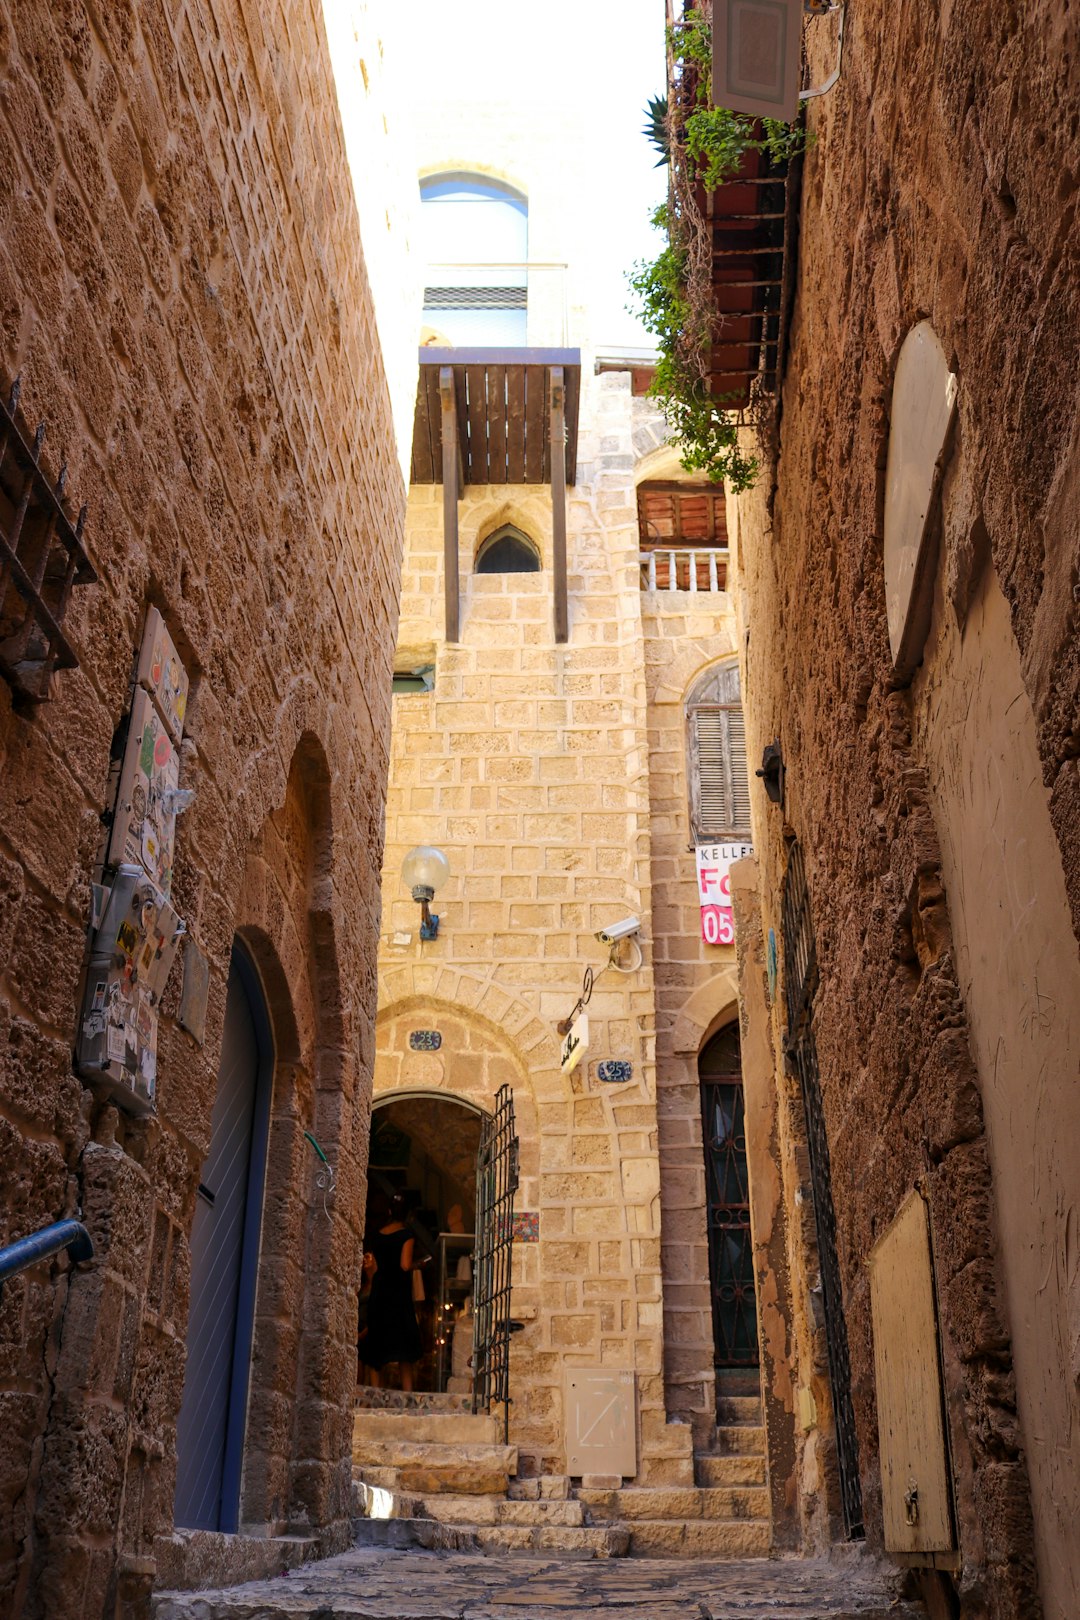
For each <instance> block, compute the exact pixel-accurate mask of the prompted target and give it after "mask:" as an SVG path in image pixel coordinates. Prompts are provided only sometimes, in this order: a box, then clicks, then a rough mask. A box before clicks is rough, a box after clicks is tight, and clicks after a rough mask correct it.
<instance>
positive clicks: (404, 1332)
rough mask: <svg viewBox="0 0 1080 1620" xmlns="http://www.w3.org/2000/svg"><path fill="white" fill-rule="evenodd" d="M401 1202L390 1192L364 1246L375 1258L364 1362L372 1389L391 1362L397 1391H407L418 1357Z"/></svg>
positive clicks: (408, 1238)
mask: <svg viewBox="0 0 1080 1620" xmlns="http://www.w3.org/2000/svg"><path fill="white" fill-rule="evenodd" d="M404 1214H405V1199H404V1198H403V1197H402V1195H401V1194H400V1193H395V1195H394V1197H393V1198H392V1199H391V1200H390V1208H389V1210H388V1212H387V1215H386V1218H385V1219H384V1220H383V1221H382V1222H381V1224H380V1226H379V1229H378V1231H377V1232H376V1233H375V1234H374V1236H373V1237H372V1238H371V1240H370V1242H369V1244H368V1247H369V1249H370V1251H371V1253H372V1254H373V1255H374V1257H375V1275H374V1277H373V1278H372V1283H371V1298H370V1300H369V1302H368V1319H367V1334H366V1336H365V1339H364V1360H365V1361H366V1362H367V1365H368V1366H369V1367H370V1368H371V1369H372V1371H373V1375H374V1383H375V1387H376V1388H378V1386H379V1383H380V1381H381V1377H382V1370H383V1368H384V1367H389V1366H391V1365H392V1364H393V1363H394V1362H396V1363H397V1365H398V1367H399V1369H400V1372H401V1387H402V1389H404V1390H411V1389H412V1387H413V1367H414V1365H415V1363H416V1362H417V1361H418V1360H419V1359H420V1351H421V1344H420V1329H419V1328H418V1327H417V1325H416V1310H415V1308H414V1305H413V1280H412V1275H413V1247H414V1244H415V1239H414V1237H413V1235H412V1233H411V1232H410V1230H409V1228H408V1227H407V1226H406V1225H405V1221H404V1218H403V1217H404Z"/></svg>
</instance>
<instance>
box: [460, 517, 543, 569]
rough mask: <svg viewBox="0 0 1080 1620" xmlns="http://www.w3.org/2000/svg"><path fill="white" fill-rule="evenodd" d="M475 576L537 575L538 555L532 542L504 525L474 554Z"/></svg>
mask: <svg viewBox="0 0 1080 1620" xmlns="http://www.w3.org/2000/svg"><path fill="white" fill-rule="evenodd" d="M473 572H474V573H477V574H538V573H539V572H540V553H539V552H538V551H537V549H536V547H535V546H534V545H533V543H532V541H531V540H530V539H528V538H527V537H526V536H525V535H523V534H522V532H521V530H520V529H515V528H514V527H513V526H512V525H511V524H509V523H508V524H506V525H505V526H504V527H503V528H501V529H496V530H495V533H494V534H489V535H488V537H487V539H486V540H485V541H484V543H483V545H482V546H481V547H480V550H479V551H478V552H477V554H476V567H475V568H474V570H473Z"/></svg>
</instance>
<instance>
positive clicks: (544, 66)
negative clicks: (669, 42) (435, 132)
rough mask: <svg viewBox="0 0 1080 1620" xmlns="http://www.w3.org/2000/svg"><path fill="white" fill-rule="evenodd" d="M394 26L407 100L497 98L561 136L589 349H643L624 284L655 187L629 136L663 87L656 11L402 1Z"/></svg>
mask: <svg viewBox="0 0 1080 1620" xmlns="http://www.w3.org/2000/svg"><path fill="white" fill-rule="evenodd" d="M401 15H402V16H403V17H404V18H405V19H407V32H408V36H409V38H408V49H409V55H410V63H411V66H410V82H411V83H412V84H413V85H415V86H416V88H417V89H418V90H421V91H422V92H426V93H428V94H430V93H431V91H432V90H434V91H435V92H436V93H438V94H439V95H441V96H447V95H448V93H449V94H452V95H454V96H460V97H462V98H468V97H480V98H483V97H485V96H494V97H497V99H499V100H504V99H507V98H509V99H511V100H512V101H516V102H517V103H518V105H519V106H520V107H521V111H522V116H523V117H530V118H533V119H539V120H540V121H541V123H543V122H544V121H548V120H550V121H551V123H552V128H553V138H554V139H555V140H556V141H559V139H560V135H561V134H565V130H560V129H558V128H556V121H558V120H563V121H564V124H565V126H567V127H568V128H569V130H570V131H572V139H571V141H570V142H569V150H570V152H571V153H573V154H575V155H578V154H579V155H580V163H579V164H575V163H574V161H573V158H571V160H570V161H569V162H568V164H567V173H566V182H565V184H566V207H567V215H568V217H569V218H570V219H571V220H572V221H573V249H576V253H575V257H579V258H580V259H582V260H584V261H585V263H586V264H587V265H588V280H589V288H588V301H589V303H590V305H591V320H590V326H591V328H592V339H593V344H594V346H595V347H597V348H609V349H611V348H619V347H625V346H631V347H640V346H649V347H651V346H652V344H653V339H652V338H650V336H649V334H648V333H647V332H645V331H644V329H643V328H642V327H641V326H640V325H639V324H638V322H637V321H636V320H635V319H634V318H633V317H632V316H631V315H630V314H628V313H627V310H626V305H627V303H628V302H629V298H630V294H629V292H628V289H627V286H626V279H625V277H626V271H627V270H628V269H630V268H631V267H632V266H633V264H634V263H635V261H636V260H639V259H641V258H645V257H651V256H652V255H653V254H654V253H655V251H656V243H657V240H658V239H657V236H656V233H655V232H654V231H653V230H652V229H651V227H650V225H649V215H650V213H651V211H652V210H653V208H655V207H656V205H657V203H659V202H660V201H662V200H663V195H664V191H665V187H666V180H665V171H664V170H663V169H658V168H656V166H655V164H656V154H655V152H654V151H653V150H652V148H651V147H650V146H649V144H648V142H647V141H646V140H645V138H644V136H643V135H642V133H641V130H642V126H643V124H644V121H645V120H644V107H645V104H646V102H647V101H648V100H649V98H650V96H653V95H656V94H658V93H659V92H660V91H661V90H662V89H663V85H664V0H617V3H612V0H542V3H540V4H534V5H524V4H522V3H521V0H413V4H411V5H410V6H408V7H407V8H406V7H403V8H402V14H401ZM418 40H425V41H426V42H427V49H425V50H424V52H423V54H422V56H421V55H418V52H417V41H418ZM402 43H405V42H404V41H403V42H402ZM388 45H389V41H388ZM477 156H478V157H479V154H477ZM496 160H497V155H496V154H493V157H492V161H496ZM536 245H539V246H541V247H542V245H541V244H535V245H534V251H533V255H532V256H535V246H536ZM571 251H572V249H567V248H565V247H564V249H563V255H560V256H566V257H569V256H570V252H571Z"/></svg>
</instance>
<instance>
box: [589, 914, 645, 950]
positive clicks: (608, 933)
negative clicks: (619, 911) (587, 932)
mask: <svg viewBox="0 0 1080 1620" xmlns="http://www.w3.org/2000/svg"><path fill="white" fill-rule="evenodd" d="M640 928H641V918H640V917H623V918H622V920H621V921H620V922H616V923H608V925H607V927H606V928H600V929H598V930H597V934H596V937H597V939H598V940H599V941H600V943H601V945H617V944H618V943H619V941H620V939H628V938H629V936H630V935H631V934H636V933H638V932H639V930H640Z"/></svg>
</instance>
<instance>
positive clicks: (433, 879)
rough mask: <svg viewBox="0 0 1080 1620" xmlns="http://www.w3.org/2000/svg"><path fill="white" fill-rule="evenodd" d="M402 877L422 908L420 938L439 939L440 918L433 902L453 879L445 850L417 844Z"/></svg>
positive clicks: (408, 855)
mask: <svg viewBox="0 0 1080 1620" xmlns="http://www.w3.org/2000/svg"><path fill="white" fill-rule="evenodd" d="M401 876H402V880H403V882H404V884H405V887H406V888H407V889H409V890H411V892H412V897H413V899H414V900H415V901H416V902H417V903H418V905H419V907H420V938H421V939H438V937H439V917H438V913H437V912H434V911H432V910H431V909H430V906H429V901H431V900H434V898H435V894H436V891H437V890H438V889H441V888H442V886H443V884H444V883H445V882H446V880H447V878H448V877H449V876H450V862H449V861H448V860H447V858H446V856H445V855H444V854H443V852H442V850H441V849H435V848H434V847H433V846H432V845H431V844H417V846H416V848H415V849H410V851H409V853H408V854H407V855H406V857H405V859H404V860H403V861H402V863H401Z"/></svg>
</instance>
